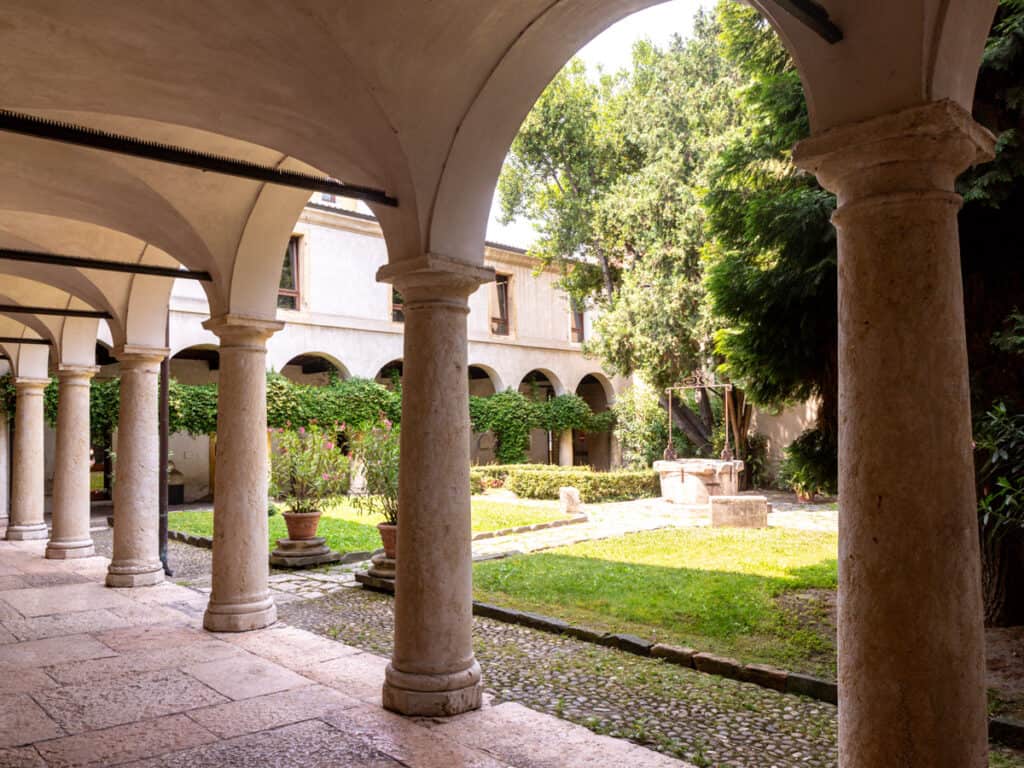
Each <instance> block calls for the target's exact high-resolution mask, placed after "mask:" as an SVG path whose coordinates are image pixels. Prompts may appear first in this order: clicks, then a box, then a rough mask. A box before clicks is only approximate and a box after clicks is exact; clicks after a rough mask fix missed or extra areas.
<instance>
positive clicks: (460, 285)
mask: <svg viewBox="0 0 1024 768" xmlns="http://www.w3.org/2000/svg"><path fill="white" fill-rule="evenodd" d="M377 278H378V280H382V281H386V282H393V283H394V284H395V286H397V288H398V290H400V291H401V292H402V296H403V297H404V299H405V353H404V357H403V369H402V374H403V377H402V385H403V386H402V438H401V442H402V446H401V448H402V450H401V473H400V482H399V516H398V563H397V569H396V570H397V572H396V577H395V650H394V654H393V655H392V657H391V663H390V664H389V665H388V668H387V671H386V673H385V682H384V695H383V703H384V706H385V707H386V708H387V709H390V710H393V711H395V712H400V713H402V714H405V715H427V716H443V715H455V714H458V713H460V712H466V711H469V710H472V709H477V708H478V707H479V706H480V703H481V686H480V665H479V664H477V662H476V659H475V658H474V656H473V642H472V621H473V613H472V607H473V592H472V587H473V584H472V578H473V573H472V549H471V531H470V494H469V439H468V437H469V429H470V425H469V408H468V404H467V403H468V395H469V388H468V384H467V375H466V369H467V354H466V316H467V315H468V314H469V304H468V297H469V295H470V293H472V292H473V291H474V290H476V288H477V287H478V286H479V285H480V283H482V282H485V281H487V280H493V279H494V272H493V270H490V269H485V268H482V267H474V266H470V265H468V264H464V263H460V262H455V261H451V260H448V259H444V258H440V257H437V256H425V257H422V258H419V259H412V260H408V261H401V262H397V263H394V264H390V265H388V266H386V267H384V268H383V269H381V270H380V271H379V272H378V273H377Z"/></svg>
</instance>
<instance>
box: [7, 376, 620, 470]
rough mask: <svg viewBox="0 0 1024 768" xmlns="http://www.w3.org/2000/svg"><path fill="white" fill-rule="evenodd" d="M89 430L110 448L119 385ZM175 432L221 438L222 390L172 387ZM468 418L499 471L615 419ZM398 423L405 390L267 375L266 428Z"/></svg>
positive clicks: (517, 407)
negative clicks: (545, 441)
mask: <svg viewBox="0 0 1024 768" xmlns="http://www.w3.org/2000/svg"><path fill="white" fill-rule="evenodd" d="M15 397H16V392H15V387H14V382H13V379H12V377H11V375H10V374H6V375H4V376H2V377H0V412H2V413H6V414H9V418H13V416H14V414H15ZM89 399H90V429H91V432H92V442H93V443H94V444H95V445H97V446H103V447H107V446H109V442H110V434H111V432H112V431H113V430H114V429H115V428H116V427H117V418H118V413H119V408H120V380H119V379H107V380H103V381H95V380H94V381H93V382H92V387H91V389H90V398H89ZM168 400H169V406H170V409H169V410H170V430H171V432H172V433H178V432H184V433H187V434H190V435H210V434H213V433H214V432H216V431H217V385H216V384H182V383H180V382H178V381H175V380H173V379H172V380H171V382H170V388H169V391H168ZM44 408H45V414H46V421H47V423H48V424H49V425H50V426H55V425H56V423H57V380H56V379H53V380H51V381H50V384H49V385H48V386H47V388H46V392H45V397H44ZM469 413H470V420H471V422H472V426H473V429H474V430H475V431H477V432H486V431H491V432H493V433H494V436H495V440H496V442H497V448H496V451H495V453H496V457H497V459H498V461H499V462H501V463H502V464H516V463H522V462H524V461H526V452H527V450H528V448H529V445H530V430H532V429H544V430H549V431H551V432H561V431H563V430H567V429H578V430H581V431H583V432H607V431H609V430H611V428H612V427H613V425H614V423H615V416H614V414H613V413H612V412H611V411H606V412H603V413H594V412H593V411H592V410H591V409H590V406H588V405H587V403H586V401H585V400H583V398H581V397H578V396H577V395H560V396H559V397H556V398H553V399H551V400H546V401H542V402H537V401H535V400H532V399H530V398H528V397H526V396H525V395H523V394H521V393H519V392H516V391H515V390H511V389H510V390H508V391H506V392H499V393H497V394H494V395H491V396H490V397H470V398H469ZM382 415H383V416H385V417H387V418H388V419H389V420H390V421H392V422H395V423H398V422H399V421H400V420H401V416H402V393H401V389H400V388H396V389H388V388H387V387H383V386H381V385H380V384H377V383H376V382H374V381H370V380H368V379H345V380H341V379H332V380H331V381H330V382H329V383H328V384H327V385H326V386H317V385H312V384H296V383H295V382H293V381H291V380H290V379H287V378H285V377H284V376H282V375H281V374H279V373H274V372H270V373H268V374H267V426H269V427H286V426H293V427H298V426H305V425H308V424H310V423H313V422H317V423H320V424H332V423H334V422H338V423H344V424H346V425H347V426H348V427H349V428H350V429H351V430H353V431H361V430H363V429H366V428H368V427H369V426H371V425H373V424H374V423H376V422H377V421H378V420H379V419H380V417H381V416H382Z"/></svg>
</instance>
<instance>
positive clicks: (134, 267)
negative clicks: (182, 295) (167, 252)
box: [0, 248, 213, 282]
mask: <svg viewBox="0 0 1024 768" xmlns="http://www.w3.org/2000/svg"><path fill="white" fill-rule="evenodd" d="M0 260H2V261H23V262H28V263H30V264H51V265H53V266H57V267H75V268H78V269H99V270H103V271H105V272H125V273H128V274H133V275H151V276H153V277H173V278H176V279H180V280H201V281H203V282H210V281H211V280H213V277H212V276H211V275H210V273H209V272H202V271H193V270H187V269H178V268H177V267H158V266H153V265H149V264H129V263H127V262H123V261H110V260H108V259H88V258H85V257H82V256H64V255H62V254H59V253H43V252H41V251H23V250H19V249H17V248H0Z"/></svg>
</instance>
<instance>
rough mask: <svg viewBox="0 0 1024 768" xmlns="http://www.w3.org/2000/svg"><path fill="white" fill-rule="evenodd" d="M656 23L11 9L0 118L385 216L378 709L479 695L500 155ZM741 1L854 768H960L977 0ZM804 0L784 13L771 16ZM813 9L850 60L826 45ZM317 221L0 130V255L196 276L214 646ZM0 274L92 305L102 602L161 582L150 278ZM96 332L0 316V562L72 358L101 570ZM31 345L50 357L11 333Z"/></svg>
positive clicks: (83, 547)
mask: <svg viewBox="0 0 1024 768" xmlns="http://www.w3.org/2000/svg"><path fill="white" fill-rule="evenodd" d="M651 4H652V3H651V2H650V0H556V1H554V2H552V1H551V0H530V1H529V2H496V3H486V4H481V3H473V2H466V0H444V1H443V2H433V3H419V2H417V3H411V2H403V3H399V2H382V3H373V4H365V3H342V4H338V3H332V2H327V1H326V0H297V1H296V2H293V3H288V4H282V3H264V2H261V3H256V4H253V3H251V2H241V1H240V0H238V1H235V0H229V2H225V3H217V4H209V3H198V2H193V1H192V0H188V2H184V3H175V4H173V5H168V4H158V3H152V2H141V3H140V2H128V1H127V0H114V1H113V2H109V3H106V4H104V6H103V8H102V10H101V11H99V10H97V9H96V8H93V7H88V6H84V5H82V4H79V3H75V2H73V1H72V0H51V1H50V2H46V3H39V2H34V1H30V0H10V2H8V3H7V5H6V7H5V11H6V13H5V23H4V25H3V26H2V28H0V68H2V71H3V73H4V74H3V77H2V79H0V93H2V95H3V100H2V104H3V107H4V108H6V109H11V110H17V111H20V112H24V113H29V114H33V115H37V116H41V117H47V118H52V119H59V120H64V121H68V122H72V123H75V124H80V125H84V126H88V127H91V128H97V129H104V130H108V131H113V132H115V133H118V134H123V135H126V136H132V137H136V138H142V139H148V140H155V141H160V142H163V143H167V144H174V145H179V146H183V147H188V148H192V149H196V150H202V151H205V152H212V153H216V154H219V155H224V156H229V157H232V158H237V159H240V160H247V161H251V162H255V163H259V164H263V165H269V166H273V167H279V168H286V169H296V170H304V171H313V170H318V171H319V172H322V173H326V174H329V175H330V176H332V177H335V178H338V179H341V180H343V181H344V182H347V183H351V184H359V185H363V186H367V187H373V188H377V189H380V190H383V191H385V192H386V193H387V194H388V195H391V196H393V197H394V198H396V199H397V205H396V206H394V207H392V206H388V205H383V204H380V203H374V204H373V205H372V207H373V209H374V213H375V214H376V216H377V218H378V219H379V221H380V223H381V227H382V230H383V233H384V237H385V240H386V242H387V247H388V261H389V263H388V265H387V266H386V267H384V268H383V269H382V270H381V271H380V274H379V277H380V279H381V280H385V281H388V282H393V283H394V284H395V285H396V287H398V289H399V290H400V291H401V292H402V295H403V296H404V299H405V304H404V311H405V332H404V353H403V355H402V361H403V380H404V391H405V394H406V396H405V398H404V400H403V425H404V428H403V431H402V478H403V479H402V488H401V500H402V501H401V504H402V513H401V514H402V516H401V524H400V526H399V534H398V535H399V550H400V551H402V552H403V557H402V558H401V559H400V560H399V571H398V581H397V584H398V594H397V598H396V604H395V616H396V628H395V635H396V642H395V649H396V650H395V654H394V657H393V659H392V661H391V664H390V665H389V666H388V669H387V672H386V674H385V680H384V696H383V700H384V704H385V706H387V707H388V708H391V709H394V710H396V711H399V712H402V713H404V714H419V715H452V714H458V713H460V712H464V711H467V710H470V709H473V708H475V707H478V706H479V704H480V675H481V671H480V668H479V666H478V665H477V663H476V662H475V660H474V658H473V653H472V644H471V640H470V625H469V616H470V599H471V591H470V586H471V585H470V554H469V553H470V548H469V540H470V520H469V484H468V476H467V474H466V471H465V467H466V465H467V463H468V456H469V446H468V440H467V435H468V431H469V423H468V414H467V413H466V409H465V402H466V395H467V379H468V376H467V366H468V364H469V362H470V361H469V360H468V359H467V352H466V346H467V345H466V312H467V297H468V295H469V294H470V293H471V292H472V291H473V290H474V289H475V288H477V287H478V286H479V285H480V284H481V283H483V282H486V281H487V280H489V279H491V276H492V272H491V271H490V270H488V269H485V268H483V267H482V266H481V254H482V251H483V249H482V244H483V240H484V230H485V226H486V221H487V216H488V211H489V208H490V204H491V198H492V192H493V189H494V184H495V180H496V178H497V175H498V172H499V169H500V166H501V162H502V160H503V158H504V156H505V153H506V151H507V149H508V147H509V145H510V143H511V141H512V139H513V137H514V135H515V131H516V129H517V127H518V126H519V125H520V123H521V122H522V120H523V118H524V117H525V115H526V114H527V112H528V110H529V108H530V106H531V105H532V104H533V102H534V100H535V99H536V97H537V96H538V94H539V93H540V92H541V90H542V89H543V87H544V85H545V84H546V83H547V82H548V81H549V80H550V79H551V77H552V76H553V75H554V74H555V73H556V72H557V70H558V69H559V67H561V66H562V64H564V63H565V61H566V60H567V59H568V58H569V57H570V56H571V55H572V53H574V52H575V51H576V50H577V49H578V48H579V47H580V46H581V45H582V44H583V43H585V42H586V41H587V40H589V39H590V38H592V37H593V36H594V35H596V34H597V33H598V32H599V31H601V30H602V29H603V28H605V27H606V26H608V25H609V24H611V23H612V22H614V21H616V20H618V19H620V18H622V17H623V16H625V15H627V14H629V13H631V12H633V11H635V10H638V9H640V8H642V7H644V6H646V5H651ZM753 4H754V5H756V6H757V7H758V8H759V9H760V10H761V11H762V12H763V13H764V15H765V16H766V18H767V19H768V20H769V21H770V23H771V24H772V26H773V27H774V28H775V29H776V30H777V31H778V33H779V35H780V36H781V38H782V39H783V41H784V42H785V44H786V46H787V48H788V49H789V51H790V52H791V53H792V55H793V58H794V60H795V62H796V65H797V67H798V68H799V70H800V73H801V75H802V78H803V82H804V89H805V93H806V95H807V101H808V106H809V110H810V117H811V124H812V131H813V135H812V137H811V138H810V139H808V140H807V141H805V142H803V143H802V144H801V145H799V146H798V147H797V149H796V151H795V155H794V157H795V160H796V162H797V163H798V165H800V166H801V167H803V168H805V169H807V170H809V171H810V172H813V173H815V174H816V175H817V176H818V178H819V179H820V180H821V181H822V183H823V184H824V185H825V186H827V187H828V188H830V189H833V190H834V191H835V192H836V193H837V194H838V196H839V201H840V207H839V210H838V211H837V214H836V217H835V223H836V226H837V230H838V234H839V254H840V265H839V307H840V309H839V312H840V318H839V320H840V362H841V371H840V379H841V384H840V417H841V460H840V486H841V488H840V490H841V494H842V496H843V499H844V506H843V515H842V517H841V521H840V594H841V601H840V609H839V619H840V630H839V633H840V643H839V653H840V660H839V665H840V674H839V690H840V694H839V695H840V709H839V712H840V763H841V764H842V765H843V766H883V765H885V766H888V765H893V764H900V765H913V766H977V767H979V768H980V766H983V765H985V753H986V720H985V694H984V686H983V663H982V662H983V646H982V617H981V594H980V577H979V566H978V559H979V555H978V542H977V531H976V524H975V504H974V490H973V475H972V471H971V452H970V421H969V413H968V406H967V402H968V401H967V397H966V394H967V362H966V353H965V343H964V328H963V308H962V295H961V286H960V273H959V267H958V256H959V254H958V244H957V223H956V211H957V208H958V205H959V198H958V197H957V195H956V194H955V191H954V181H955V179H956V176H957V175H958V174H959V173H960V172H961V171H963V170H964V169H965V168H967V167H968V166H970V165H971V164H973V163H976V162H979V161H983V160H985V159H986V158H988V157H990V156H991V152H992V148H993V137H992V136H991V135H990V134H989V133H988V132H987V131H985V130H984V129H983V128H981V127H980V126H978V125H977V124H976V123H975V122H974V121H973V119H972V118H971V116H970V114H969V109H970V105H971V101H972V94H973V88H974V82H975V79H976V73H977V67H978V62H979V59H980V55H981V51H982V47H983V45H984V41H985V38H986V34H987V32H988V30H989V26H990V24H991V21H992V15H993V11H994V8H995V2H994V0H943V1H942V2H940V1H939V0H922V1H921V2H918V3H878V4H867V5H866V4H864V3H856V2H853V0H829V1H828V2H825V3H823V6H817V5H814V4H809V3H805V2H787V3H776V2H774V1H773V0H758V1H757V2H754V3H753ZM809 5H810V6H811V10H810V11H809V12H806V13H805V14H804V17H803V18H802V19H801V18H798V17H797V16H796V15H793V14H792V13H791V12H790V11H787V10H786V8H789V9H791V10H792V9H793V8H794V7H796V8H803V9H804V10H805V11H807V7H808V6H809ZM815 8H817V9H818V10H817V11H815V10H814V9H815ZM823 14H824V17H825V18H830V19H831V23H832V24H833V27H832V29H836V30H838V31H839V32H841V40H838V41H837V40H835V35H832V36H831V37H832V40H831V41H830V40H826V39H824V38H823V37H822V36H820V34H819V32H820V31H821V30H820V28H821V26H822V24H821V19H822V15H823ZM808 19H811V21H812V23H811V24H810V25H808V24H807V23H806V22H807V20H808ZM814 19H817V22H816V23H815V22H814ZM826 26H827V25H826ZM814 27H818V28H819V29H818V30H817V31H816V30H815V28H814ZM307 198H308V192H306V191H303V190H297V189H294V188H288V187H284V186H277V185H273V184H266V183H262V182H257V181H252V180H247V179H240V178H236V177H230V176H222V175H218V174H209V173H208V174H201V173H199V172H198V171H195V170H193V169H189V168H181V167H177V166H170V165H166V164H161V163H157V162H154V161H151V160H143V159H139V158H133V157H125V156H122V155H114V154H109V153H104V152H100V151H98V150H94V149H83V148H82V147H76V146H70V145H66V144H61V143H56V142H52V141H45V140H41V139H38V138H31V137H26V136H19V135H14V134H8V133H4V134H0V248H19V249H23V250H30V251H40V252H50V253H58V254H69V255H73V256H77V257H84V258H91V259H103V260H115V261H119V262H123V263H125V264H150V265H162V266H175V265H182V266H183V267H185V268H187V269H189V270H197V271H198V270H201V271H204V272H208V273H209V277H210V280H209V281H208V282H205V283H204V288H205V291H206V294H207V298H208V301H209V306H210V314H211V319H210V320H209V321H208V323H207V326H206V327H207V328H208V329H209V330H210V331H211V332H212V333H213V334H215V335H216V336H217V337H218V339H219V342H220V347H221V349H220V373H219V379H220V391H221V399H220V403H221V404H220V411H219V414H218V420H219V424H218V436H219V439H218V443H217V476H218V482H223V483H224V484H225V487H230V488H231V489H232V493H230V494H218V496H217V501H216V509H215V534H214V538H215V546H214V565H213V593H212V595H211V598H210V604H209V606H208V608H207V612H206V618H205V622H204V623H205V626H206V627H207V628H208V629H213V630H219V631H245V630H252V629H257V628H260V627H264V626H267V625H268V624H270V623H272V622H273V621H274V618H275V610H274V606H273V602H272V601H271V600H270V598H269V593H268V591H267V586H266V580H267V552H266V541H267V532H266V526H267V522H266V509H265V499H266V467H265V463H266V455H265V438H264V432H265V426H266V425H265V409H264V401H265V393H264V386H265V378H264V371H265V369H266V344H267V339H268V338H270V337H271V336H272V334H273V333H274V332H275V330H277V329H278V327H279V326H278V324H277V323H276V320H275V302H276V296H277V285H278V276H279V272H280V265H281V254H282V252H283V251H284V249H285V247H286V245H287V242H288V238H289V236H290V235H291V232H292V227H293V224H294V222H295V220H296V219H297V218H298V215H299V213H300V211H301V209H302V207H303V205H304V204H305V202H306V199H307ZM0 272H2V273H3V274H4V286H5V287H4V289H3V291H2V293H3V294H4V296H5V297H6V298H5V302H6V300H7V299H8V298H9V299H10V303H15V304H22V305H24V306H63V307H70V306H76V307H78V306H81V307H91V308H94V309H102V310H103V311H105V312H106V313H107V314H108V315H109V318H110V319H109V320H107V324H108V326H109V329H110V335H111V337H112V340H113V347H114V355H115V357H117V358H118V359H119V361H120V362H121V365H122V380H123V389H122V400H121V420H120V424H121V427H120V429H121V433H122V434H121V435H120V437H119V446H118V460H117V470H116V472H117V483H116V486H115V487H116V489H117V491H116V492H117V498H116V504H115V510H116V512H115V516H116V520H115V535H116V537H117V538H116V540H115V546H114V557H113V561H112V563H111V565H110V570H109V574H108V577H107V583H108V585H109V586H112V587H125V588H137V587H141V586H142V585H145V584H153V583H156V582H159V581H160V580H161V578H162V571H160V570H159V561H158V560H157V559H156V553H155V550H156V534H155V529H156V493H155V489H156V484H157V470H156V467H157V461H156V459H157V453H158V449H157V444H156V430H155V418H156V373H155V371H156V366H157V365H158V363H159V361H160V360H161V359H162V357H163V356H165V355H166V354H167V350H166V349H165V348H164V339H165V332H166V315H167V296H168V292H169V285H170V280H168V279H166V278H161V277H156V276H149V275H142V274H130V273H118V272H109V271H98V270H96V269H90V268H89V267H87V266H80V267H76V268H66V269H65V268H58V267H54V266H44V265H33V264H27V263H24V262H20V263H13V262H8V261H4V260H2V259H0ZM92 322H93V327H92V330H91V338H89V336H90V332H89V331H88V330H80V328H81V326H80V325H79V324H78V323H77V322H76V323H71V321H70V319H67V320H66V321H61V323H62V324H60V325H58V324H57V323H56V321H53V319H52V318H49V319H44V318H43V317H42V316H38V317H37V316H28V317H27V316H25V315H23V314H16V315H12V316H11V317H10V319H7V318H0V324H3V328H4V329H6V330H4V331H3V332H2V333H0V335H3V336H4V337H5V338H10V339H19V338H20V339H23V340H24V341H23V342H22V343H17V342H11V341H5V342H3V348H4V350H5V351H6V353H7V355H8V356H9V358H10V363H11V367H12V369H13V371H14V373H15V375H16V377H17V381H18V384H17V386H18V413H17V417H16V427H15V431H16V434H15V441H14V453H13V456H12V472H13V490H12V497H11V524H10V526H9V528H8V537H9V538H13V539H16V538H19V537H21V538H30V537H32V536H42V535H44V531H43V528H41V527H40V526H41V525H42V524H43V518H42V508H41V495H42V489H41V478H42V472H41V466H40V462H41V451H39V449H38V445H39V438H38V437H37V434H41V430H42V414H41V398H40V394H41V391H40V386H39V384H38V382H39V381H40V380H42V379H45V378H46V376H47V373H48V370H49V369H57V370H58V371H60V370H61V369H62V368H63V371H62V376H61V381H62V394H63V395H65V397H62V405H61V408H62V410H61V414H60V415H61V418H60V422H59V425H58V445H59V454H60V456H61V459H60V461H61V466H62V467H65V468H66V472H65V473H64V474H65V475H66V478H67V480H66V483H67V484H66V487H62V489H61V494H60V498H61V499H62V500H63V501H62V502H61V505H60V510H59V511H60V520H61V525H60V526H58V525H57V524H56V522H55V525H54V532H53V534H52V538H51V547H50V549H49V550H48V554H49V555H50V556H59V554H63V555H64V556H70V555H72V554H73V553H74V551H75V550H76V549H77V550H80V551H81V552H86V551H88V544H87V543H86V542H85V539H84V538H83V536H84V535H86V534H83V533H82V528H81V516H82V514H83V512H82V510H83V509H86V511H87V507H86V506H84V505H83V503H82V499H81V494H82V488H83V486H82V483H81V477H82V474H81V473H82V472H83V471H85V469H86V468H84V467H83V462H82V461H81V436H82V432H83V429H85V426H84V425H83V419H82V413H81V411H82V409H81V401H80V393H81V391H83V390H84V386H83V385H84V381H86V380H87V378H88V375H89V366H91V365H93V364H94V358H93V357H92V350H93V349H94V344H95V338H96V328H95V321H92ZM72 326H74V329H73V328H72ZM86 339H88V344H86V343H85V341H86ZM40 340H41V341H44V342H49V344H48V345H47V344H39V343H31V342H32V341H40ZM86 350H88V352H86ZM83 354H84V355H85V357H82V355H83ZM936 371H942V372H943V375H941V376H937V375H936V373H935V372H936ZM880 391H885V392H886V395H887V397H886V402H885V403H884V404H883V403H881V402H880V398H879V397H878V396H877V393H878V392H880ZM76 393H77V394H76ZM911 398H912V401H911ZM65 400H66V401H67V403H66V404H65V403H64V401H65ZM438 446H441V448H440V449H439V448H438ZM85 488H87V485H86V486H85ZM55 515H56V512H55ZM58 553H59V554H58ZM485 672H486V671H485Z"/></svg>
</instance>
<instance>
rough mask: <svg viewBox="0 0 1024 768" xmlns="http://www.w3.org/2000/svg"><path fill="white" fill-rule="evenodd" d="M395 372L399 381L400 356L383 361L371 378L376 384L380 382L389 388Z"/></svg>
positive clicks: (400, 371)
mask: <svg viewBox="0 0 1024 768" xmlns="http://www.w3.org/2000/svg"><path fill="white" fill-rule="evenodd" d="M396 374H397V376H398V380H399V382H401V380H402V358H400V357H399V358H395V359H394V360H390V361H388V362H386V363H384V364H383V365H382V366H380V368H378V369H377V373H375V374H374V376H373V380H374V381H376V382H377V383H378V384H382V385H383V386H385V387H388V388H390V387H391V386H392V381H393V380H394V377H395V375H396Z"/></svg>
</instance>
